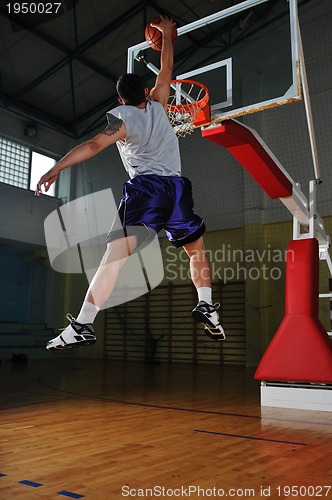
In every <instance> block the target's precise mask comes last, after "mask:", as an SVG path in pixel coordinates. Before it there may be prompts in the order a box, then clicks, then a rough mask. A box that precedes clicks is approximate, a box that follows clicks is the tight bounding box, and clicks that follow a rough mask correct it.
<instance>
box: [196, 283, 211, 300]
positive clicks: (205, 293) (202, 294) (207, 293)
mask: <svg viewBox="0 0 332 500" xmlns="http://www.w3.org/2000/svg"><path fill="white" fill-rule="evenodd" d="M197 293H198V301H199V302H200V301H201V300H203V301H204V302H206V303H207V304H212V288H210V287H208V286H200V287H198V288H197Z"/></svg>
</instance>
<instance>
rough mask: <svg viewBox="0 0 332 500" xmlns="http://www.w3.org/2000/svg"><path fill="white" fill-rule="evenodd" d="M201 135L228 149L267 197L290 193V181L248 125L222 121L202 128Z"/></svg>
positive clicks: (291, 188)
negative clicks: (207, 127)
mask: <svg viewBox="0 0 332 500" xmlns="http://www.w3.org/2000/svg"><path fill="white" fill-rule="evenodd" d="M202 137H205V138H206V139H209V140H210V141H212V142H215V143H216V144H219V145H220V146H224V147H225V148H226V149H228V151H229V152H230V153H231V154H232V155H233V156H234V158H236V159H237V160H238V161H239V162H240V163H241V165H242V166H243V167H244V168H245V169H246V170H247V171H248V172H249V174H250V175H251V176H252V177H253V178H254V179H255V181H256V182H257V183H258V184H259V185H260V186H261V188H262V189H263V190H264V191H265V192H266V194H267V195H268V196H270V198H285V197H288V196H292V191H293V187H292V183H291V182H290V180H289V179H288V178H287V177H286V175H285V174H284V173H283V172H282V171H281V170H280V168H279V166H278V165H277V164H276V162H275V161H274V159H273V158H271V156H270V154H269V152H268V151H267V150H266V147H264V146H265V145H264V143H263V141H260V140H258V138H257V137H256V135H255V134H254V133H253V131H251V129H250V128H247V127H245V126H244V125H241V124H240V123H238V122H235V121H233V120H226V121H225V122H224V123H223V124H222V125H220V126H218V127H213V128H211V129H203V130H202Z"/></svg>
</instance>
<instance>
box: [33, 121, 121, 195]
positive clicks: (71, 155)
mask: <svg viewBox="0 0 332 500" xmlns="http://www.w3.org/2000/svg"><path fill="white" fill-rule="evenodd" d="M125 136H126V127H125V124H124V123H123V121H122V120H120V119H119V118H116V117H111V118H110V122H109V124H108V125H107V127H106V128H105V129H104V130H103V131H102V132H100V133H99V134H97V135H96V136H95V137H93V138H92V139H89V140H87V141H85V142H82V144H79V145H78V146H76V147H75V148H73V149H72V150H71V151H69V152H68V153H67V154H66V155H65V156H64V157H63V158H61V160H59V161H58V162H57V163H56V164H55V165H54V166H53V167H52V168H51V169H50V170H49V171H48V172H46V174H44V175H43V176H42V177H41V178H40V179H39V181H38V183H37V187H36V191H35V194H36V195H37V196H39V195H40V194H41V193H42V189H43V188H44V190H45V192H46V193H47V191H48V190H49V189H50V187H51V186H52V184H53V183H54V182H55V181H56V180H57V178H58V176H59V173H60V172H61V170H64V169H65V168H68V167H71V166H73V165H76V164H77V163H80V162H82V161H85V160H88V159H89V158H92V157H93V156H96V155H97V154H98V153H100V152H101V151H103V150H104V149H106V148H107V147H108V146H110V145H111V144H114V143H115V142H116V141H119V140H121V139H124V138H125Z"/></svg>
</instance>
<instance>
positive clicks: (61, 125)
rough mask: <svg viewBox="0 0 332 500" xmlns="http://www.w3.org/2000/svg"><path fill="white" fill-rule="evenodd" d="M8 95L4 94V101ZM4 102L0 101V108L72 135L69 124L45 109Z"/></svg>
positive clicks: (6, 100)
mask: <svg viewBox="0 0 332 500" xmlns="http://www.w3.org/2000/svg"><path fill="white" fill-rule="evenodd" d="M9 101H10V96H8V95H6V94H5V95H4V102H9ZM4 102H2V103H0V108H3V109H4V110H6V111H9V112H11V113H13V114H15V115H18V116H21V117H23V118H25V119H27V120H29V121H31V120H33V121H36V122H38V123H40V124H41V125H44V126H45V127H47V128H49V129H52V130H55V131H56V132H59V133H61V134H63V135H66V136H68V137H73V134H72V131H71V124H68V123H66V122H64V121H62V120H59V119H58V118H56V117H55V116H54V115H49V114H48V113H46V112H45V111H41V110H40V109H37V108H35V107H33V106H30V105H29V104H26V103H23V102H18V103H17V104H16V105H14V106H9V105H5V104H4Z"/></svg>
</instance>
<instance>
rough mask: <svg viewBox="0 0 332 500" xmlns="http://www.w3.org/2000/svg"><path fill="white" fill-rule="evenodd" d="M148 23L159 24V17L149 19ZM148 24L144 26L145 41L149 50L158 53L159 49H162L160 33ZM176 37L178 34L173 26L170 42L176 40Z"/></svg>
mask: <svg viewBox="0 0 332 500" xmlns="http://www.w3.org/2000/svg"><path fill="white" fill-rule="evenodd" d="M150 23H153V24H158V23H160V17H159V16H157V17H154V18H153V19H151V21H150ZM150 23H148V24H147V25H146V28H145V40H146V41H147V42H148V44H149V45H150V47H151V49H153V50H159V51H160V50H161V47H162V42H163V39H162V33H161V31H159V30H158V29H157V28H154V27H153V26H151V24H150ZM177 35H178V33H177V29H176V26H173V29H172V41H173V42H174V40H175V39H176V37H177Z"/></svg>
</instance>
